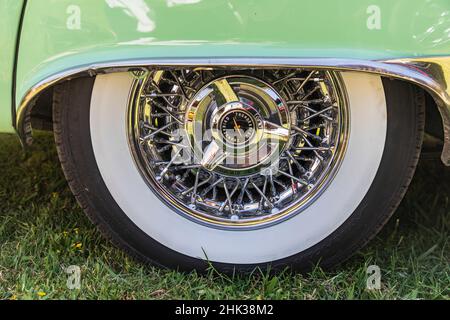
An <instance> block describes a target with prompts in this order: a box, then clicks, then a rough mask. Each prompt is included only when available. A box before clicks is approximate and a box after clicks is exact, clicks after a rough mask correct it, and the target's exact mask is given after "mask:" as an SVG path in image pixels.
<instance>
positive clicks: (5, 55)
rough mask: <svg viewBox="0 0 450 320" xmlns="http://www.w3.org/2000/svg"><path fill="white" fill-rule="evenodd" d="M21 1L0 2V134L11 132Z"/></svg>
mask: <svg viewBox="0 0 450 320" xmlns="http://www.w3.org/2000/svg"><path fill="white" fill-rule="evenodd" d="M22 5H23V1H21V0H0V48H1V58H0V132H13V131H14V128H13V125H12V123H13V122H12V114H11V104H12V101H11V100H12V90H13V87H12V86H13V74H14V60H15V52H16V39H17V32H18V29H19V24H20V23H19V22H20V17H21V12H22Z"/></svg>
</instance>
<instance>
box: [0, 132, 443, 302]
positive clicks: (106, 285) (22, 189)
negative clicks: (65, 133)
mask: <svg viewBox="0 0 450 320" xmlns="http://www.w3.org/2000/svg"><path fill="white" fill-rule="evenodd" d="M0 173H1V176H0V299H60V298H64V299H72V298H80V299H233V298H234V299H347V298H349V299H361V298H362V299H367V298H374V299H376V298H386V299H416V298H418V299H449V298H450V290H449V288H450V267H449V261H450V260H449V258H450V250H449V249H450V248H449V222H450V203H449V199H450V184H449V181H450V168H445V167H444V166H442V165H441V164H440V162H439V161H438V160H427V161H425V160H422V161H421V163H420V165H419V168H418V170H417V174H416V177H415V179H414V181H413V183H412V185H411V187H410V189H409V191H408V194H407V196H406V198H405V199H404V201H403V202H402V204H401V206H400V208H399V209H398V211H397V212H396V214H395V215H394V217H393V218H392V219H391V221H390V222H389V223H388V225H387V226H386V227H385V228H384V230H383V231H382V232H381V233H380V234H379V235H378V237H377V238H376V239H374V240H373V241H372V242H371V243H370V244H369V245H368V246H367V247H366V248H365V249H363V250H362V251H361V252H359V253H357V254H356V255H355V256H354V257H353V258H351V259H350V260H349V261H347V262H346V263H345V264H343V265H341V266H339V267H338V268H337V269H336V270H334V271H331V272H325V271H323V270H321V269H320V268H317V269H316V270H314V271H313V272H312V273H310V274H308V275H299V274H291V273H288V272H285V273H282V274H279V275H276V276H268V275H266V274H263V273H261V272H259V271H255V272H254V274H252V275H249V276H242V275H240V276H234V277H227V276H223V275H220V274H218V273H216V272H215V271H214V270H211V271H210V272H209V274H207V275H198V274H196V273H191V274H183V273H178V272H174V271H167V270H160V269H153V268H149V267H146V266H143V265H141V264H140V263H139V262H136V261H134V260H133V259H131V258H129V257H128V256H127V255H126V254H124V253H122V252H121V251H120V250H118V249H116V248H115V247H114V246H112V245H111V244H110V243H109V242H107V241H105V240H104V239H103V238H102V237H101V235H100V233H99V232H98V231H97V230H96V229H95V228H94V227H93V225H92V224H91V223H90V221H89V220H88V219H87V218H86V217H85V216H84V214H83V212H82V210H81V209H80V208H79V207H78V205H77V203H76V202H75V200H74V198H73V197H72V194H71V193H70V190H69V189H68V187H67V184H66V182H65V180H64V177H63V174H62V172H61V170H60V166H59V163H58V158H57V155H56V152H55V147H54V144H53V141H52V137H51V135H49V134H40V135H39V136H38V139H37V142H36V144H35V145H34V146H33V147H32V148H31V149H30V151H29V152H28V154H24V153H23V152H22V149H21V146H20V145H19V142H18V140H17V138H16V137H14V136H8V135H0ZM372 264H376V265H378V266H379V267H380V268H381V275H382V279H381V289H380V290H375V291H369V290H367V289H366V278H367V275H366V268H367V266H369V265H372ZM69 265H78V266H80V267H81V270H82V275H81V289H80V290H69V289H67V286H66V281H67V274H66V273H65V272H64V267H67V266H69Z"/></svg>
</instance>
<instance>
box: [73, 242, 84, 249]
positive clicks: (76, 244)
mask: <svg viewBox="0 0 450 320" xmlns="http://www.w3.org/2000/svg"><path fill="white" fill-rule="evenodd" d="M73 247H74V248H75V249H81V248H82V247H83V244H82V243H81V242H77V243H74V244H73Z"/></svg>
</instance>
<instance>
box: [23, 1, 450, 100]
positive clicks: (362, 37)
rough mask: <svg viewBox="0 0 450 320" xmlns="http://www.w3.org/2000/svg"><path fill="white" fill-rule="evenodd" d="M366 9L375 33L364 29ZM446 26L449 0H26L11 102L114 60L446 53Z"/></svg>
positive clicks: (449, 33)
mask: <svg viewBox="0 0 450 320" xmlns="http://www.w3.org/2000/svg"><path fill="white" fill-rule="evenodd" d="M133 4H134V5H136V6H134V7H133V6H132V5H133ZM371 5H376V6H378V8H379V9H380V13H381V16H380V17H381V20H380V21H381V22H380V29H376V28H375V29H373V30H370V29H369V28H368V27H367V22H368V19H369V18H371V16H372V15H373V13H374V11H370V10H369V11H370V12H369V13H368V11H367V10H368V8H369V7H370V6H371ZM78 9H79V10H78ZM372 9H373V7H372ZM376 9H377V8H375V11H376ZM77 12H79V13H80V16H79V17H78V16H77ZM374 21H375V22H374ZM370 22H371V23H370V25H371V26H375V27H376V26H377V23H376V20H373V19H371V20H370ZM449 28H450V1H449V0H433V1H424V0H397V1H392V0H341V1H338V0H314V1H309V0H303V1H302V0H276V1H274V0H188V1H186V0H184V1H183V0H134V1H126V0H39V1H36V0H32V1H29V4H28V7H27V11H26V16H25V21H24V27H23V35H22V42H21V47H20V49H21V50H20V60H19V65H18V91H17V98H18V101H20V100H21V99H22V98H23V96H24V95H25V93H26V92H27V91H28V90H29V89H30V88H31V87H32V86H34V85H35V84H36V83H38V82H40V81H42V80H44V79H45V78H47V77H49V76H51V75H54V74H56V73H59V72H61V71H63V70H66V69H70V68H74V67H79V66H83V65H89V64H93V63H100V62H106V61H113V60H126V59H150V58H173V57H176V58H182V57H297V58H305V57H316V58H317V57H334V58H352V59H366V60H367V59H390V58H400V57H415V56H431V55H448V54H449V53H450V30H449Z"/></svg>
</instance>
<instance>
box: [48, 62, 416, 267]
mask: <svg viewBox="0 0 450 320" xmlns="http://www.w3.org/2000/svg"><path fill="white" fill-rule="evenodd" d="M54 96H55V101H54V102H55V105H54V122H55V125H54V129H55V136H56V142H57V147H58V152H59V156H60V159H61V162H62V166H63V169H64V172H65V174H66V177H67V179H68V181H69V185H70V187H71V189H72V191H73V192H74V194H75V195H76V197H77V199H78V201H79V203H80V204H81V206H82V207H83V208H84V210H85V211H86V213H87V214H88V216H89V217H90V218H91V219H92V220H93V221H94V222H95V223H96V224H97V225H98V226H99V227H100V229H101V230H102V231H103V232H104V233H105V234H106V235H107V236H108V237H109V238H111V239H112V240H113V241H114V242H115V243H116V244H117V245H119V246H120V247H122V248H123V249H125V250H127V251H128V252H130V253H131V254H133V255H134V256H137V257H139V258H140V259H142V260H144V261H146V262H151V263H154V264H157V265H160V266H166V267H172V268H178V269H183V270H190V269H198V270H203V269H205V268H206V267H207V265H208V264H207V263H206V261H209V262H211V263H212V264H213V265H215V267H216V268H218V269H220V270H222V271H229V270H233V269H238V270H241V271H249V270H252V269H253V268H255V267H257V266H259V267H263V268H266V267H268V266H270V267H271V268H272V269H282V268H284V267H286V266H289V267H293V268H295V269H301V270H305V269H308V268H310V267H311V266H312V265H314V264H316V263H317V262H319V261H320V263H321V265H322V266H324V267H329V266H332V265H335V264H336V263H339V262H340V261H342V260H344V259H345V258H347V257H349V256H350V255H351V254H352V253H353V252H354V251H355V250H357V249H358V248H360V247H361V246H363V245H364V244H365V243H366V242H367V241H368V240H369V239H370V238H372V237H373V236H374V235H375V234H376V233H377V232H378V231H379V230H380V228H381V227H382V226H383V225H384V224H385V222H386V221H387V220H388V218H389V217H390V215H391V214H392V212H393V211H394V210H395V208H396V207H397V205H398V204H399V202H400V200H401V199H402V197H403V195H404V192H405V190H406V188H407V186H408V184H409V182H410V180H411V177H412V175H413V172H414V168H415V166H416V163H417V159H418V154H419V152H420V146H421V141H422V134H423V125H424V110H423V108H424V107H423V96H421V94H420V92H419V91H417V90H415V89H414V87H413V86H411V85H409V84H406V83H403V82H399V81H391V80H386V79H382V78H381V77H380V76H377V75H370V74H364V73H355V72H331V71H315V70H299V69H289V70H288V69H286V70H283V69H273V70H272V69H265V70H245V69H242V70H231V71H224V70H220V69H218V70H215V69H211V68H207V69H201V68H198V69H174V70H154V71H151V72H146V73H144V72H141V73H115V74H108V75H101V76H97V77H96V78H95V79H94V78H89V79H77V80H72V81H70V82H66V83H64V84H62V85H60V86H58V87H57V88H55V95H54Z"/></svg>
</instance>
